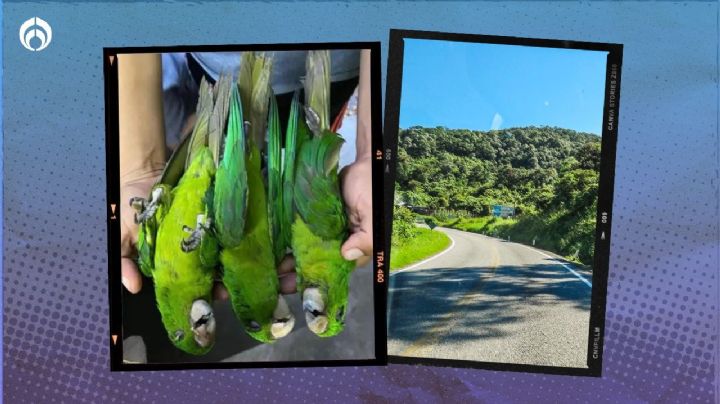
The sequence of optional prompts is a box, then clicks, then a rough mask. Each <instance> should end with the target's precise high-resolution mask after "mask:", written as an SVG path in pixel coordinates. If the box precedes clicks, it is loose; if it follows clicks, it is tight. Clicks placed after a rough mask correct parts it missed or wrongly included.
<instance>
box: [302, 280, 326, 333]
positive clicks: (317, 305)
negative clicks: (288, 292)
mask: <svg viewBox="0 0 720 404" xmlns="http://www.w3.org/2000/svg"><path fill="white" fill-rule="evenodd" d="M303 309H304V310H305V321H306V322H307V325H308V328H309V329H310V331H312V332H314V333H315V334H322V333H324V332H325V330H327V326H328V318H327V315H326V314H325V301H324V300H323V297H322V294H321V293H320V289H318V288H307V289H305V291H304V292H303Z"/></svg>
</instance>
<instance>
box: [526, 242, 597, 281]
mask: <svg viewBox="0 0 720 404" xmlns="http://www.w3.org/2000/svg"><path fill="white" fill-rule="evenodd" d="M516 244H518V245H521V246H523V247H525V248H527V249H528V250H531V251H534V252H536V253H538V254H540V255H542V256H545V257H548V258H550V259H553V260H555V262H557V263H558V264H560V265H562V266H563V267H564V268H565V269H567V270H568V271H570V273H572V274H573V275H575V276H577V277H578V279H580V280H581V281H583V283H584V284H586V285H587V286H588V287H589V288H592V283H590V282H588V280H587V279H585V277H584V276H582V275H580V274H579V273H577V272H575V270H574V269H572V268H570V266H568V265H565V264H563V263H562V262H560V261H558V259H557V258H555V257H553V256H550V255H547V254H545V253H544V252H542V251H539V250H536V249H534V248H530V247H528V246H526V245H525V244H519V243H516Z"/></svg>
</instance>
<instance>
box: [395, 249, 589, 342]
mask: <svg viewBox="0 0 720 404" xmlns="http://www.w3.org/2000/svg"><path fill="white" fill-rule="evenodd" d="M590 299H591V289H590V288H589V287H587V286H586V285H585V284H584V283H582V282H581V281H580V280H579V279H578V278H576V277H575V276H574V275H572V274H571V273H569V272H568V271H566V270H564V269H562V268H560V269H558V266H557V264H553V263H552V260H548V263H547V264H537V265H526V266H498V267H492V268H489V267H467V268H436V269H424V270H420V271H409V272H403V273H399V274H397V275H394V276H393V279H392V282H391V287H390V295H389V301H388V303H389V308H390V310H389V313H388V315H389V316H388V320H389V325H388V337H389V338H390V339H397V340H400V341H405V342H411V341H415V340H417V339H418V338H421V337H422V336H423V335H425V334H426V333H427V332H428V330H430V329H432V328H433V327H439V326H441V325H442V324H443V323H449V322H451V321H452V324H454V325H455V329H453V330H449V331H450V332H448V333H447V338H445V340H448V339H450V340H463V339H465V340H470V339H472V340H476V339H478V338H485V337H492V338H498V337H503V336H506V335H507V332H506V331H504V329H505V330H506V329H507V328H505V327H504V326H505V325H508V324H512V323H517V322H519V321H523V318H522V311H523V308H526V307H528V305H542V304H547V305H557V304H563V305H566V306H568V303H569V304H570V305H569V306H568V308H569V309H571V310H572V309H577V310H583V311H587V312H588V315H589V313H590Z"/></svg>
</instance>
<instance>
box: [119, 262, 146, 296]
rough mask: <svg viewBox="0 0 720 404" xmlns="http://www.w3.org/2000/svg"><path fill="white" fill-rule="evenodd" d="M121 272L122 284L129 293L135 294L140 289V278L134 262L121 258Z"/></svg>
mask: <svg viewBox="0 0 720 404" xmlns="http://www.w3.org/2000/svg"><path fill="white" fill-rule="evenodd" d="M120 265H121V268H120V270H121V271H122V275H121V276H122V284H123V286H125V289H127V290H128V292H130V293H137V292H139V291H140V288H141V287H142V277H141V276H140V271H139V270H138V267H137V265H135V262H134V261H133V260H132V259H130V258H123V259H122V263H121V264H120Z"/></svg>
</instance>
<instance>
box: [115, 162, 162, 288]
mask: <svg viewBox="0 0 720 404" xmlns="http://www.w3.org/2000/svg"><path fill="white" fill-rule="evenodd" d="M161 173H162V170H149V171H147V172H143V173H138V174H134V175H132V176H126V178H124V179H122V180H121V181H120V201H122V202H123V203H124V205H123V206H122V207H121V208H120V255H121V257H122V259H121V264H120V269H121V274H122V275H121V278H122V284H123V286H125V289H127V290H128V292H130V293H138V292H139V291H140V289H141V288H142V276H141V275H140V270H139V269H138V266H137V264H136V263H135V258H136V257H137V249H136V245H137V236H138V225H137V223H135V210H134V209H133V208H131V207H130V206H129V205H128V201H130V199H131V198H134V197H139V198H147V197H148V195H149V194H150V189H151V188H152V187H153V185H155V182H156V181H157V179H158V178H159V177H160V174H161Z"/></svg>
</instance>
